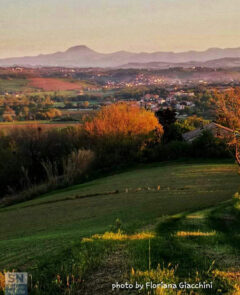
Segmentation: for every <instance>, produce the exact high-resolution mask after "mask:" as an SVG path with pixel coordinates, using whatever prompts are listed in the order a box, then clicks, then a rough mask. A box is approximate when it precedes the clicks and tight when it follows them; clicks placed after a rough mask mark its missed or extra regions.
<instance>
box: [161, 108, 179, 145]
mask: <svg viewBox="0 0 240 295" xmlns="http://www.w3.org/2000/svg"><path fill="white" fill-rule="evenodd" d="M156 116H157V118H158V121H159V123H160V124H161V125H162V126H163V129H164V137H163V141H164V142H169V141H170V140H172V139H174V138H173V134H174V133H175V132H173V129H174V127H173V125H174V123H175V122H176V120H177V118H176V111H175V110H171V109H169V108H167V109H166V110H159V111H157V112H156Z"/></svg>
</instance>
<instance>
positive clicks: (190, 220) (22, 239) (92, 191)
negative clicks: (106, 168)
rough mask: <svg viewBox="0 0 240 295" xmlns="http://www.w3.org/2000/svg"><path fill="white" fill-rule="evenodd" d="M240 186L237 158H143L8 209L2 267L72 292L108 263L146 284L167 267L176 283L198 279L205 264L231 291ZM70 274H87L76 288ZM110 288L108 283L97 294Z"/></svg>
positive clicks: (2, 212) (3, 213) (1, 215)
mask: <svg viewBox="0 0 240 295" xmlns="http://www.w3.org/2000/svg"><path fill="white" fill-rule="evenodd" d="M238 184H239V175H237V167H236V166H235V164H232V163H229V162H220V161H219V162H205V163H197V162H195V163H188V164H183V163H181V162H179V163H169V164H163V163H162V164H154V165H142V166H139V167H138V168H135V169H130V170H128V171H125V172H121V173H118V174H114V175H110V176H106V177H103V178H99V179H96V180H93V181H90V182H87V183H84V184H81V185H76V186H72V187H69V188H67V189H64V190H59V191H55V192H52V193H49V194H46V195H43V196H40V197H38V198H37V199H34V200H31V201H27V202H24V203H20V204H17V205H13V206H9V207H6V208H2V209H0V224H1V228H0V237H1V240H0V267H1V269H2V270H3V269H8V270H11V269H17V270H21V271H22V270H25V271H28V272H31V273H33V277H34V278H33V279H35V281H36V280H40V279H39V278H42V277H45V278H46V277H47V278H48V279H47V281H46V280H45V281H41V280H40V283H39V286H38V288H37V289H34V290H32V293H31V294H65V293H64V292H65V291H66V289H68V290H70V289H71V288H73V289H72V290H71V292H72V293H68V294H75V293H74V292H75V291H76V289H74V288H77V290H78V291H79V288H80V289H81V288H83V289H84V288H85V287H86V284H85V285H84V283H83V282H82V278H85V279H86V280H87V278H88V280H91V278H92V279H94V277H96V276H97V275H98V274H97V273H95V272H96V271H97V270H96V269H97V266H99V265H101V267H102V269H103V270H104V269H105V270H106V272H109V271H110V272H111V268H114V269H118V268H121V267H123V268H124V271H123V272H122V273H124V274H126V277H125V279H126V278H128V279H129V280H130V279H132V280H136V279H137V280H139V281H143V282H144V281H145V280H146V279H147V278H151V279H152V280H158V281H159V279H161V280H165V281H166V277H164V276H165V274H166V273H168V275H169V276H168V280H170V281H171V280H177V281H179V280H180V279H189V280H194V279H196V273H197V271H199V277H200V278H201V279H202V278H203V279H207V278H211V279H213V273H212V270H214V271H216V272H218V273H217V274H216V276H215V277H214V280H215V283H216V284H215V289H214V290H215V291H216V288H218V289H219V288H222V289H224V288H225V289H224V290H227V289H229V290H230V289H231V288H233V287H232V285H231V283H229V282H228V281H227V280H228V278H224V276H225V277H227V276H230V275H229V274H228V271H229V270H230V269H231V271H232V272H234V274H235V271H236V269H237V268H238V265H239V264H238V261H239V246H238V244H239V243H238V241H239V228H238V226H237V224H238V223H237V222H238V220H237V219H236V217H234V215H231V214H230V213H231V210H232V206H233V205H232V201H231V199H232V196H233V194H234V193H235V192H236V191H237V190H238ZM207 208H208V209H207ZM209 208H210V209H209ZM201 210H203V211H201ZM194 212H195V213H194ZM219 216H222V217H221V218H218V217H219ZM224 225H225V226H224ZM228 225H229V227H228ZM233 225H234V226H233ZM106 232H110V233H111V234H110V233H109V234H108V233H107V234H105V235H102V234H104V233H106ZM96 234H97V235H96ZM235 237H236V239H235ZM116 253H117V254H116ZM107 257H110V259H109V258H107ZM111 257H112V258H111ZM72 261H74V263H73V262H72ZM121 261H122V262H124V265H123V263H121ZM113 262H114V263H115V265H114V263H113ZM109 264H111V265H109ZM158 265H160V266H159V267H158ZM131 267H133V270H132V273H131V274H130V269H131ZM161 267H162V268H161ZM150 270H151V271H150ZM208 271H209V273H208V274H209V276H207V272H208ZM103 272H104V271H103ZM210 272H211V275H210ZM80 273H81V276H80ZM91 273H92V275H93V276H94V277H91ZM57 274H59V275H61V276H63V277H64V279H63V278H62V279H61V280H60V281H61V283H60V281H59V282H58V280H57V282H56V284H54V286H52V283H51V282H52V281H51V279H49V278H52V279H54V278H56V276H57ZM70 274H74V275H75V276H76V277H77V276H80V277H81V280H80V281H78V283H77V282H75V283H72V284H70V285H71V286H70V287H69V284H68V283H67V282H66V278H67V277H68V276H69V275H70ZM233 276H234V275H233ZM222 277H223V278H222ZM116 279H119V280H120V279H123V277H120V278H119V277H118V276H117V277H114V271H113V276H112V277H111V276H110V278H108V283H109V284H110V283H113V281H111V280H116ZM226 281H227V282H226ZM235 281H236V278H235V279H234V282H235ZM48 284H49V285H48ZM110 285H111V284H110ZM110 285H108V291H109V290H110V289H111V286H110ZM104 286H105V285H104V284H103V288H104ZM229 286H231V287H229ZM49 288H50V289H51V288H53V289H51V290H52V291H51V292H50V291H49V290H50V289H49ZM69 288H70V289H69ZM43 290H45V291H43ZM46 290H47V291H46ZM74 290H75V291H74ZM231 290H232V289H231ZM38 291H39V292H40V293H37V292H38ZM108 291H106V286H105V291H104V290H103V293H95V294H112V293H108ZM44 292H45V293H44ZM49 292H50V293H49ZM76 292H77V291H76ZM82 292H83V291H82ZM88 292H90V291H89V290H88V288H87V287H86V290H85V289H84V292H83V293H81V294H93V293H88ZM104 292H105V293H104ZM144 292H145V291H144ZM146 292H147V291H146ZM164 292H165V291H164ZM166 292H168V291H166ZM169 292H170V291H169ZM219 292H220V291H218V293H209V294H223V293H221V292H220V293H219ZM224 292H225V291H224ZM76 294H78V293H76ZM133 294H135V293H133ZM136 294H139V293H136ZM142 294H145V293H142ZM146 294H147V293H146ZM153 294H176V293H153ZM179 294H185V293H179ZM186 294H188V293H186ZM189 294H190V293H189ZM192 294H208V293H192ZM228 294H233V293H228Z"/></svg>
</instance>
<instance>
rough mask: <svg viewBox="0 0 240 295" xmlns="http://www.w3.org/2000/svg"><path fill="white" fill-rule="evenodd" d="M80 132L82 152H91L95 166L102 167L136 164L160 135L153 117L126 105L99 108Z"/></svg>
mask: <svg viewBox="0 0 240 295" xmlns="http://www.w3.org/2000/svg"><path fill="white" fill-rule="evenodd" d="M83 131H84V134H85V135H86V138H85V139H86V143H87V144H86V148H88V149H92V150H94V152H95V155H96V162H97V163H98V164H99V165H100V166H101V165H104V166H105V167H112V166H114V165H122V164H123V163H130V162H133V161H138V160H140V159H141V158H142V157H144V156H143V154H144V151H145V150H146V148H147V147H148V146H149V145H151V144H152V143H153V144H155V143H156V142H157V143H158V142H159V141H160V139H161V136H162V134H163V128H162V126H161V125H160V124H159V122H158V119H157V118H156V117H155V115H154V113H152V112H151V111H147V110H145V109H142V108H140V107H139V106H137V105H134V104H130V103H117V104H112V105H109V106H105V107H103V108H102V109H100V110H99V111H98V112H97V114H96V115H95V116H94V117H93V118H92V119H90V120H89V121H86V122H85V123H84V124H83Z"/></svg>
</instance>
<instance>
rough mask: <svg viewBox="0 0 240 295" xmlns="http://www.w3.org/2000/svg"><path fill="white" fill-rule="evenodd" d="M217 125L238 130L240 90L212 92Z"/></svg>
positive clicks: (237, 88) (239, 124)
mask: <svg viewBox="0 0 240 295" xmlns="http://www.w3.org/2000/svg"><path fill="white" fill-rule="evenodd" d="M213 97H214V102H215V105H216V113H217V121H218V123H220V124H222V125H224V126H226V127H229V128H231V129H234V130H238V129H240V88H239V87H236V88H231V89H228V90H227V91H224V92H219V91H214V93H213Z"/></svg>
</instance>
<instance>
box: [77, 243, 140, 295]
mask: <svg viewBox="0 0 240 295" xmlns="http://www.w3.org/2000/svg"><path fill="white" fill-rule="evenodd" d="M126 256H127V255H126V249H125V246H124V245H119V246H118V248H117V249H116V250H115V251H114V252H113V253H111V254H110V255H109V256H108V257H107V258H106V260H105V261H104V263H103V265H102V266H101V267H99V269H97V270H96V271H95V272H93V273H91V274H90V275H89V276H88V278H87V280H86V281H85V282H84V284H83V287H82V289H81V290H80V291H79V294H80V295H110V294H123V295H124V294H133V295H134V294H138V293H137V291H134V290H131V291H130V290H121V289H120V290H115V291H113V290H112V284H115V283H116V282H118V283H125V282H129V278H128V275H129V272H130V269H129V266H128V263H127V258H126Z"/></svg>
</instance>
